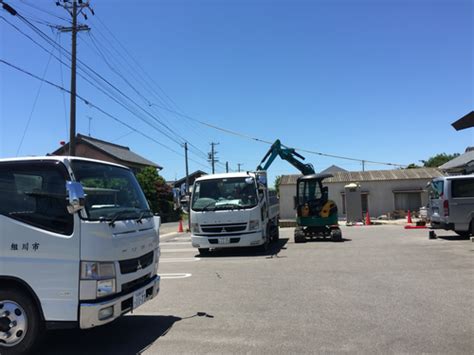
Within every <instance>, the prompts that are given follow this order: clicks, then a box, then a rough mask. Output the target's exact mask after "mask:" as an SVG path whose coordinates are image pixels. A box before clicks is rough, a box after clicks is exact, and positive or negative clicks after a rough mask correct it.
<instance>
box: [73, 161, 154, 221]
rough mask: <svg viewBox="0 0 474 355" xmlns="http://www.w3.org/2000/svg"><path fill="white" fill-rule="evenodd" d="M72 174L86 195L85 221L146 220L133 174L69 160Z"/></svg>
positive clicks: (149, 212)
mask: <svg viewBox="0 0 474 355" xmlns="http://www.w3.org/2000/svg"><path fill="white" fill-rule="evenodd" d="M71 165H72V170H73V172H74V176H75V178H76V181H78V182H80V183H81V184H82V186H83V188H84V192H85V194H86V201H85V202H86V205H85V211H86V213H87V218H88V219H89V220H104V219H105V220H114V221H115V220H119V219H131V218H142V217H149V216H151V215H152V213H151V211H149V210H148V204H147V202H146V199H145V196H144V194H143V192H142V190H141V188H140V185H139V184H138V181H137V179H136V178H135V176H134V175H133V173H132V172H131V171H130V170H128V169H125V168H121V167H117V166H113V165H107V164H100V163H94V162H87V161H81V160H73V161H72V163H71Z"/></svg>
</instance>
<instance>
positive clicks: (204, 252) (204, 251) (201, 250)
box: [198, 248, 209, 255]
mask: <svg viewBox="0 0 474 355" xmlns="http://www.w3.org/2000/svg"><path fill="white" fill-rule="evenodd" d="M198 251H199V254H200V255H209V248H198Z"/></svg>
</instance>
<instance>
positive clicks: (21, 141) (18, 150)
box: [16, 54, 53, 156]
mask: <svg viewBox="0 0 474 355" xmlns="http://www.w3.org/2000/svg"><path fill="white" fill-rule="evenodd" d="M52 57H53V55H52V54H51V55H50V56H49V58H48V62H47V63H46V67H45V68H44V71H43V76H42V79H44V77H45V76H46V73H47V72H48V68H49V63H51V58H52ZM43 82H44V81H41V82H40V85H39V87H38V91H37V92H36V96H35V99H34V100H33V106H32V107H31V111H30V115H29V117H28V120H27V121H26V126H25V129H24V130H23V135H22V136H21V139H20V143H19V144H18V148H17V150H16V156H18V153H20V149H21V146H22V145H23V140H24V139H25V136H26V132H27V131H28V127H29V126H30V123H31V118H32V117H33V113H34V112H35V108H36V103H37V102H38V98H39V95H40V92H41V89H42V87H43Z"/></svg>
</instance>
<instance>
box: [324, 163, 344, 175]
mask: <svg viewBox="0 0 474 355" xmlns="http://www.w3.org/2000/svg"><path fill="white" fill-rule="evenodd" d="M340 172H344V173H347V170H346V169H343V168H341V167H339V166H337V165H331V166H330V167H329V168H326V169H324V170H323V171H321V172H320V174H333V173H340Z"/></svg>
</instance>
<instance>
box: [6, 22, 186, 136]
mask: <svg viewBox="0 0 474 355" xmlns="http://www.w3.org/2000/svg"><path fill="white" fill-rule="evenodd" d="M19 16H21V15H19ZM0 18H1V19H3V20H4V21H5V22H7V23H8V24H9V25H11V26H12V27H14V28H15V29H16V30H17V31H19V32H20V33H21V34H23V35H24V36H26V37H27V38H29V39H30V40H31V41H33V42H34V43H35V44H36V45H38V46H39V47H40V48H42V49H43V50H44V51H45V52H47V53H49V54H51V51H49V50H48V49H46V48H45V47H44V46H42V45H41V44H39V43H38V42H37V41H35V40H34V39H33V38H32V37H31V36H29V35H27V34H26V33H24V32H23V31H21V30H20V29H19V28H18V27H16V26H15V25H14V24H12V23H11V22H9V21H8V20H7V19H5V18H4V17H3V16H0ZM20 18H21V17H20ZM24 21H26V20H24ZM26 22H27V23H28V21H26ZM29 25H30V26H33V27H34V28H35V29H36V30H35V32H37V31H39V32H40V33H41V34H40V36H41V37H42V38H43V39H45V40H46V41H47V42H48V43H49V44H52V45H53V47H55V46H56V47H57V48H60V49H62V50H63V51H64V52H66V54H68V55H70V53H69V52H68V51H67V50H65V49H64V48H63V47H61V46H58V45H57V44H55V43H51V41H52V40H51V39H50V38H49V36H47V35H46V34H44V33H43V32H42V31H41V30H39V29H37V28H36V26H34V25H32V24H31V23H29ZM53 57H54V58H55V59H56V60H58V61H60V62H61V63H62V64H63V65H65V66H67V67H69V68H70V66H69V65H68V64H67V63H65V62H63V61H62V60H61V59H60V58H58V57H56V56H55V55H53ZM78 61H79V62H80V63H82V62H81V61H80V60H78ZM85 67H86V68H87V69H88V70H90V71H92V72H93V73H94V74H96V75H97V76H99V77H100V78H101V79H102V80H104V81H105V82H106V83H107V84H108V85H110V86H112V87H113V88H114V89H115V90H116V91H118V92H119V93H120V94H121V95H122V96H124V97H126V98H127V99H129V100H130V101H132V103H134V104H135V105H136V106H139V105H138V104H136V102H134V101H133V100H132V99H130V98H129V97H128V96H127V95H125V94H124V93H123V92H122V91H121V90H120V89H118V88H116V87H115V86H114V85H113V84H111V83H110V82H108V81H107V80H106V79H104V78H103V77H102V76H101V75H100V74H98V73H96V72H95V71H94V70H92V69H91V68H90V67H88V66H87V65H85ZM78 68H79V69H81V70H82V71H84V69H82V67H79V66H78ZM78 75H79V76H80V77H81V78H83V79H84V80H85V81H86V82H88V83H89V84H90V85H92V86H94V87H95V88H96V89H97V90H99V91H101V92H102V93H103V94H104V95H106V96H107V97H109V98H110V99H111V100H113V101H114V102H116V103H117V104H119V105H120V106H122V107H123V108H125V109H126V110H127V111H129V112H130V113H132V114H133V115H134V116H136V117H138V118H139V119H140V120H142V121H143V122H145V123H147V124H148V125H150V126H151V127H152V128H154V129H156V130H157V131H158V132H160V133H161V134H163V135H165V136H166V137H167V138H169V139H170V140H172V141H173V142H175V143H177V144H181V143H180V142H178V141H176V139H175V138H174V137H172V136H171V135H170V134H167V133H166V132H163V131H162V130H161V129H159V128H158V127H156V126H154V125H152V124H151V123H150V122H149V121H147V120H146V119H144V118H143V117H141V116H140V115H139V114H138V113H137V112H136V111H134V110H133V109H132V108H130V107H128V106H126V104H125V103H123V102H121V101H120V99H118V98H116V97H115V98H114V97H112V94H110V93H107V92H105V90H104V89H103V88H100V87H98V86H97V85H96V84H94V83H92V82H91V81H90V80H89V79H87V78H86V77H85V76H84V75H82V74H80V73H78ZM89 76H90V74H89ZM92 79H93V80H94V81H96V82H97V80H96V79H94V78H92ZM138 108H140V109H141V110H144V109H143V108H141V107H140V106H139V107H138ZM145 112H146V111H145ZM146 113H147V114H148V115H151V114H149V113H148V112H146ZM152 118H154V117H153V116H152ZM154 119H155V120H156V118H154ZM158 123H161V122H159V121H158ZM161 124H162V123H161Z"/></svg>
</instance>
